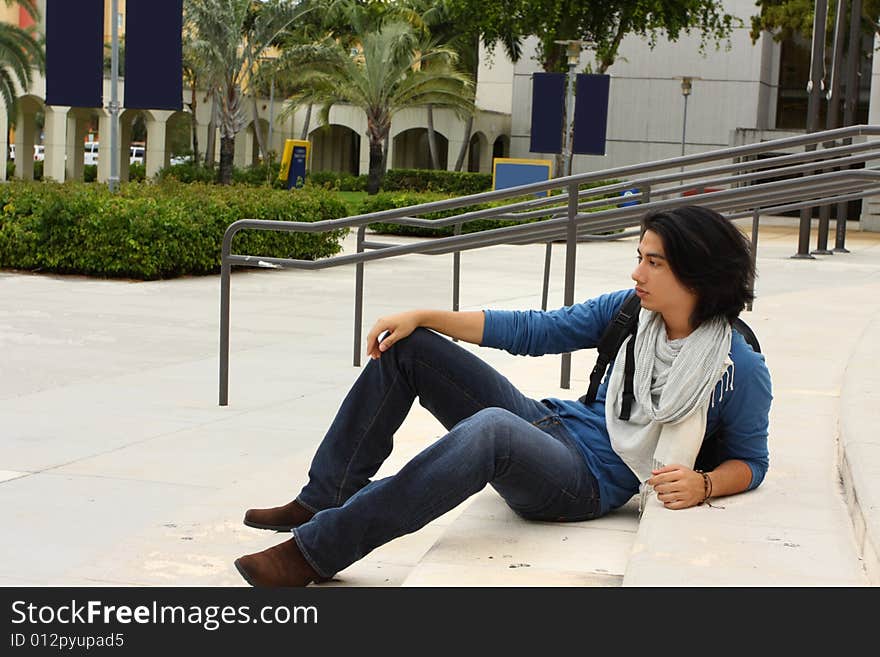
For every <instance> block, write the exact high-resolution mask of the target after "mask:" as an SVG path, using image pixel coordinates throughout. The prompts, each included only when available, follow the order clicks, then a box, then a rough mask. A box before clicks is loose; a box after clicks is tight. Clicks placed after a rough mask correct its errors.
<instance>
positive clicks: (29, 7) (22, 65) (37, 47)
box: [0, 0, 46, 111]
mask: <svg viewBox="0 0 880 657" xmlns="http://www.w3.org/2000/svg"><path fill="white" fill-rule="evenodd" d="M4 2H5V3H6V6H7V7H9V6H12V5H19V6H20V7H22V8H23V9H24V10H25V11H26V12H27V13H28V15H29V16H30V17H31V18H32V19H34V20H35V21H38V20H39V12H38V11H37V4H36V1H35V0H4ZM34 68H36V69H37V70H38V71H40V72H43V71H44V70H45V68H46V53H45V49H44V47H43V45H42V44H41V43H40V42H39V41H38V40H37V37H36V31H35V30H34V28H32V27H31V28H20V27H18V26H17V25H10V24H9V23H0V96H2V98H3V103H4V105H6V109H7V111H8V110H11V109H12V108H13V107H14V106H15V99H16V98H17V97H18V95H19V89H20V90H22V91H27V89H28V88H29V87H30V85H31V82H32V80H33V69H34ZM16 85H17V88H16Z"/></svg>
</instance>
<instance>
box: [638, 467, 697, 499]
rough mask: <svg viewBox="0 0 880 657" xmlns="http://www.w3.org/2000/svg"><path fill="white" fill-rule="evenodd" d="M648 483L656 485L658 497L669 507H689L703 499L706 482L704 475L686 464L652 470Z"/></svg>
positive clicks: (655, 489)
mask: <svg viewBox="0 0 880 657" xmlns="http://www.w3.org/2000/svg"><path fill="white" fill-rule="evenodd" d="M651 474H652V475H653V476H652V477H651V478H650V479H648V483H649V484H650V485H651V486H653V487H654V491H655V492H656V493H657V499H658V500H660V501H661V502H663V506H665V507H666V508H667V509H687V508H688V507H691V506H696V505H698V504H699V503H700V502H702V501H703V497H704V495H705V491H706V488H705V484H704V482H703V475H701V474H700V473H699V472H696V471H695V470H693V469H691V468H688V467H687V466H684V465H678V464H673V465H667V466H665V467H663V468H660V469H659V470H652V471H651Z"/></svg>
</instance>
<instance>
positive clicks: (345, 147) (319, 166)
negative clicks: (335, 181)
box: [309, 123, 361, 176]
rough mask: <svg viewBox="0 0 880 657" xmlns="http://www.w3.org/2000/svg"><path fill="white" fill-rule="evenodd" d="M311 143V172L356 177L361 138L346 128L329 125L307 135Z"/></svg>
mask: <svg viewBox="0 0 880 657" xmlns="http://www.w3.org/2000/svg"><path fill="white" fill-rule="evenodd" d="M309 141H311V142H312V147H311V151H312V152H311V162H310V165H309V166H310V168H311V170H312V171H335V172H338V173H350V174H352V175H355V176H356V175H358V171H359V170H360V157H361V136H360V135H359V134H358V133H356V132H355V131H354V130H352V129H351V128H349V127H348V126H344V125H339V124H335V123H333V124H330V125H325V126H321V127H319V128H316V129H315V130H313V131H312V132H311V134H310V135H309Z"/></svg>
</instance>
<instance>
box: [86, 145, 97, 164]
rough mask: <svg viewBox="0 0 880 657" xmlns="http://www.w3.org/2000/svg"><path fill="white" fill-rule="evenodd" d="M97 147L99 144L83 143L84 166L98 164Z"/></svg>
mask: <svg viewBox="0 0 880 657" xmlns="http://www.w3.org/2000/svg"><path fill="white" fill-rule="evenodd" d="M98 146H99V144H98V142H96V141H87V142H86V143H85V146H84V150H85V153H86V155H85V160H84V162H85V164H86V166H88V165H93V164H97V163H98Z"/></svg>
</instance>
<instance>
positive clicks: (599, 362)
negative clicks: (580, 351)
mask: <svg viewBox="0 0 880 657" xmlns="http://www.w3.org/2000/svg"><path fill="white" fill-rule="evenodd" d="M641 307H642V301H641V299H639V297H638V296H636V295H635V294H632V295H630V296H629V297H627V299H626V301H624V302H623V305H622V306H621V307H620V310H618V311H617V315H616V316H615V317H614V320H613V321H612V322H611V323H610V324H609V325H608V326H607V327H606V328H605V332H604V333H603V334H602V337H601V338H600V340H599V344H598V345H597V347H596V349H597V351H598V352H599V357H598V358H597V359H596V364H595V365H594V366H593V371H592V372H590V387H589V389H588V390H587V394H585V395H584V396H583V397H581V398H580V400H579V401H580V402H581V403H583V404H591V403H593V402H594V401H596V395H597V394H598V393H599V385H600V384H601V383H602V377H603V376H605V371H606V370H607V369H608V364H609V363H610V362H611V361H612V360H613V359H614V357H615V356H617V352H618V351H619V350H620V345H622V344H623V341H624V340H625V339H626V336H627V335H629V334H630V333H632V332H633V331H634V329H635V327H636V326H637V325H638V317H639V310H640V309H641ZM631 342H633V343H634V341H631Z"/></svg>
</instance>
